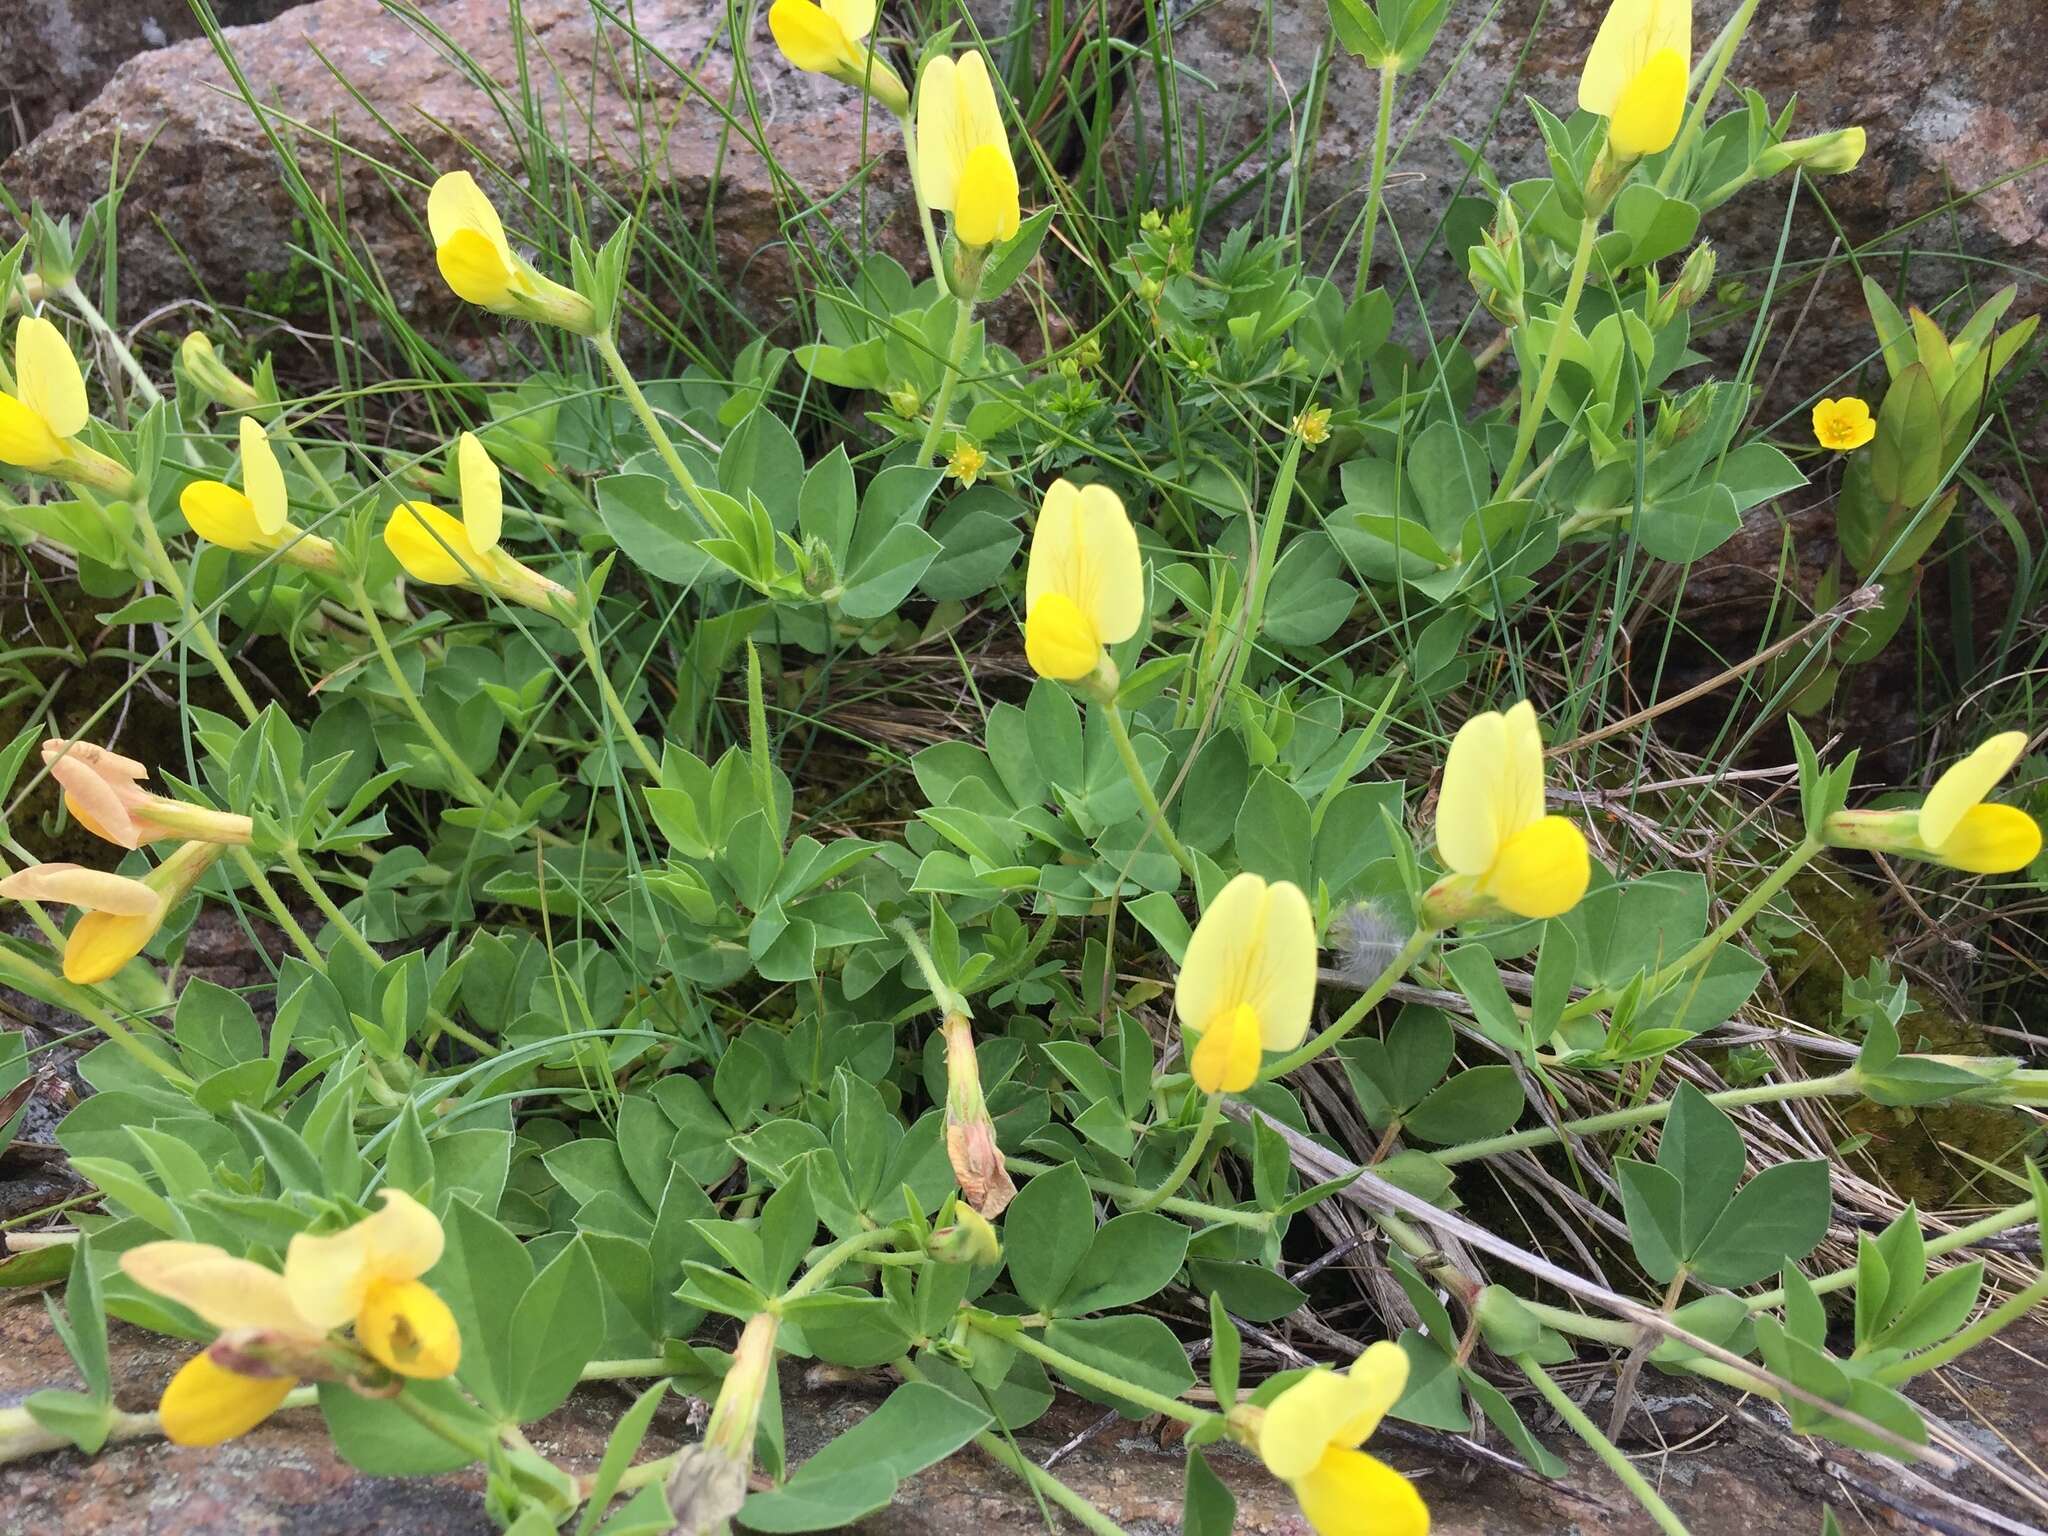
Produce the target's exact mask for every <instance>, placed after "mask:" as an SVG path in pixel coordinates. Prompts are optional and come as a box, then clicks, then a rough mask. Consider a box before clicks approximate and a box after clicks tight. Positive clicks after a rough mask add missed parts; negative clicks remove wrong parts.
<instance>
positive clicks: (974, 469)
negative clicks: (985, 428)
mask: <svg viewBox="0 0 2048 1536" xmlns="http://www.w3.org/2000/svg"><path fill="white" fill-rule="evenodd" d="M987 467H988V455H987V454H985V453H983V452H982V451H981V450H980V449H979V448H977V447H976V446H975V445H974V444H973V443H970V442H969V441H968V440H967V439H966V438H964V437H963V438H959V439H957V440H956V441H955V442H954V444H953V451H952V453H951V454H950V455H948V457H947V459H946V475H947V477H948V478H949V479H953V480H957V481H959V482H960V484H961V486H962V487H963V488H964V487H968V486H972V485H973V484H974V482H975V481H977V480H979V479H980V478H981V472H982V471H983V470H984V469H986V468H987Z"/></svg>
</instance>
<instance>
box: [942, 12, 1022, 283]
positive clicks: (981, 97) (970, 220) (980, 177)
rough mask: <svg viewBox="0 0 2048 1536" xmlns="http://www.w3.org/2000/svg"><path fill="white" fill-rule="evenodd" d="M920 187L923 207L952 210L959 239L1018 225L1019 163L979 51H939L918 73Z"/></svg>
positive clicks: (1000, 234) (995, 236) (979, 241)
mask: <svg viewBox="0 0 2048 1536" xmlns="http://www.w3.org/2000/svg"><path fill="white" fill-rule="evenodd" d="M917 190H918V195H919V196H920V197H921V198H923V199H924V203H925V206H926V207H927V208H930V209H932V210H933V211H935V212H938V213H946V214H950V215H952V219H953V235H954V238H956V239H957V240H959V242H960V243H961V244H962V245H965V246H974V247H986V246H990V245H993V244H995V243H996V242H997V241H999V240H1007V239H1009V238H1010V237H1011V236H1012V235H1014V234H1016V233H1017V226H1018V224H1019V222H1020V221H1021V216H1020V212H1019V209H1018V203H1017V165H1016V162H1015V161H1014V160H1012V159H1011V158H1010V136H1009V134H1008V133H1006V132H1005V131H1004V129H1003V114H1002V109H1001V108H1000V107H999V106H998V105H997V104H996V91H995V85H994V83H993V82H992V81H991V80H990V79H989V73H988V62H987V61H986V60H985V59H983V58H982V56H981V54H980V53H979V52H975V53H969V54H967V55H965V56H963V57H962V58H960V59H958V60H955V59H954V58H953V57H952V56H951V55H949V54H939V55H937V56H935V57H934V58H933V59H931V60H930V62H928V63H927V64H926V65H925V67H924V72H923V73H922V74H920V75H919V76H918V77H917Z"/></svg>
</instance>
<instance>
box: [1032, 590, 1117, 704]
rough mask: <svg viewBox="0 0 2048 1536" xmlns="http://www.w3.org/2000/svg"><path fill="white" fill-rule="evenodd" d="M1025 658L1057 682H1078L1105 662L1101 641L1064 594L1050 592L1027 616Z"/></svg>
mask: <svg viewBox="0 0 2048 1536" xmlns="http://www.w3.org/2000/svg"><path fill="white" fill-rule="evenodd" d="M1024 657H1025V659H1026V660H1027V661H1029V662H1030V663H1031V670H1032V671H1034V672H1036V673H1037V674H1038V675H1039V676H1040V677H1049V678H1051V679H1052V680H1053V681H1054V682H1060V683H1072V682H1078V681H1079V680H1080V679H1082V678H1084V677H1086V676H1087V675H1088V674H1089V673H1091V672H1093V671H1094V670H1095V668H1096V666H1097V665H1098V664H1100V662H1101V660H1102V639H1101V636H1100V635H1098V634H1097V633H1096V630H1095V626H1094V625H1093V624H1091V623H1089V622H1088V615H1087V614H1085V613H1083V612H1082V611H1081V610H1080V609H1079V608H1077V607H1076V606H1075V605H1074V602H1073V599H1071V598H1069V597H1068V596H1067V595H1066V594H1065V593H1064V592H1048V593H1046V594H1045V595H1044V596H1043V597H1041V598H1039V600H1038V601H1037V602H1035V603H1033V604H1032V605H1031V608H1030V611H1029V612H1027V613H1026V614H1025V616H1024Z"/></svg>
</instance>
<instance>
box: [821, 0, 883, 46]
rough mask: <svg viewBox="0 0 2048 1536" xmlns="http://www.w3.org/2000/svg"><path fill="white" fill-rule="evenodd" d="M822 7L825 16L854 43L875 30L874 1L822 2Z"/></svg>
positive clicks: (836, 0) (834, 0)
mask: <svg viewBox="0 0 2048 1536" xmlns="http://www.w3.org/2000/svg"><path fill="white" fill-rule="evenodd" d="M824 6H825V14H826V15H827V16H830V17H831V18H832V19H833V20H834V21H836V22H838V23H839V30H840V31H842V32H844V33H845V34H846V35H847V37H849V38H850V39H852V40H853V41H854V42H859V41H860V40H861V39H862V38H864V37H866V36H867V35H868V34H869V33H870V32H872V31H874V30H875V0H824Z"/></svg>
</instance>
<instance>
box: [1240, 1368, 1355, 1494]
mask: <svg viewBox="0 0 2048 1536" xmlns="http://www.w3.org/2000/svg"><path fill="white" fill-rule="evenodd" d="M1351 1400H1352V1388H1351V1386H1350V1384H1349V1383H1348V1382H1346V1381H1345V1379H1344V1378H1343V1377H1342V1376H1340V1375H1338V1374H1337V1373H1336V1372H1335V1371H1331V1370H1325V1369H1322V1368H1320V1367H1318V1368H1317V1369H1316V1370H1313V1371H1310V1372H1309V1373H1308V1374H1307V1375H1306V1376H1304V1377H1302V1378H1301V1379H1300V1380H1299V1381H1297V1382H1295V1383H1294V1385H1292V1386H1291V1387H1289V1388H1288V1389H1287V1390H1286V1391H1285V1392H1282V1393H1281V1394H1280V1395H1279V1396H1278V1397H1276V1398H1274V1399H1273V1401H1272V1402H1270V1403H1268V1404H1267V1405H1266V1413H1265V1417H1264V1418H1262V1419H1260V1420H1259V1459H1260V1460H1261V1461H1263V1462H1265V1464H1266V1469H1267V1470H1268V1471H1269V1472H1271V1473H1272V1474H1273V1475H1274V1476H1275V1477H1277V1478H1279V1479H1280V1480H1281V1481H1283V1482H1288V1483H1291V1482H1293V1481H1295V1480H1296V1479H1297V1478H1301V1477H1305V1476H1307V1475H1308V1474H1309V1473H1310V1472H1311V1471H1313V1470H1314V1469H1315V1466H1316V1464H1317V1463H1318V1462H1320V1461H1321V1460H1322V1459H1323V1452H1324V1451H1325V1450H1327V1449H1328V1447H1329V1444H1330V1430H1331V1428H1332V1427H1333V1426H1335V1425H1337V1424H1341V1423H1342V1422H1343V1421H1344V1419H1345V1417H1346V1415H1347V1414H1348V1412H1349V1406H1350V1403H1351Z"/></svg>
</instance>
